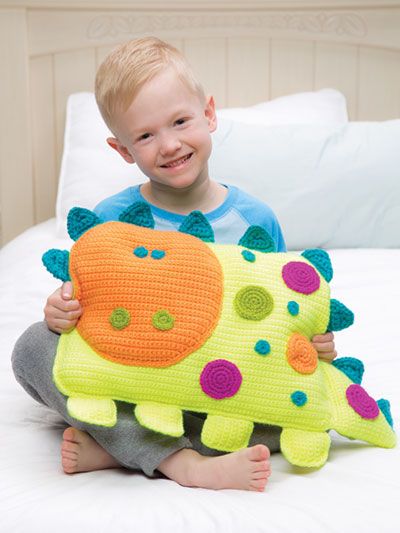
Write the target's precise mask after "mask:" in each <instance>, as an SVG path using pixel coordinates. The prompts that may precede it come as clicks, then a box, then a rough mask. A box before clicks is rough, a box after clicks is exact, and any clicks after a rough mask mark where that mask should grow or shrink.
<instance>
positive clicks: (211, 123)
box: [204, 96, 217, 133]
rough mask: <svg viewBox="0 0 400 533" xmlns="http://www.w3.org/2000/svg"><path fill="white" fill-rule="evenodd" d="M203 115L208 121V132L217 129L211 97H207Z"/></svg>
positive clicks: (213, 103) (212, 98)
mask: <svg viewBox="0 0 400 533" xmlns="http://www.w3.org/2000/svg"><path fill="white" fill-rule="evenodd" d="M204 113H205V116H206V118H207V120H208V129H209V130H210V133H212V132H213V131H215V130H216V129H217V115H216V113H215V102H214V97H213V96H207V98H206V107H205V109H204Z"/></svg>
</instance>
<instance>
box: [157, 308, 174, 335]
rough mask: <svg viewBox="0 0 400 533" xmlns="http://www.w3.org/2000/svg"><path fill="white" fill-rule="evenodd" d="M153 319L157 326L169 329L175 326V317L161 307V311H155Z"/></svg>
mask: <svg viewBox="0 0 400 533" xmlns="http://www.w3.org/2000/svg"><path fill="white" fill-rule="evenodd" d="M151 321H152V324H153V326H154V327H155V328H157V329H161V330H167V329H172V328H173V327H174V322H175V318H174V317H173V316H171V315H170V314H169V313H168V311H165V310H164V309H161V310H160V311H157V313H154V315H153V317H152V319H151Z"/></svg>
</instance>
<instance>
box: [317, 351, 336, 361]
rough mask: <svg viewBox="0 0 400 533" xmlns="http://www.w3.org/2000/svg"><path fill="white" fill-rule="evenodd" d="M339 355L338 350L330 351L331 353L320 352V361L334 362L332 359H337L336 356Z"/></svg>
mask: <svg viewBox="0 0 400 533" xmlns="http://www.w3.org/2000/svg"><path fill="white" fill-rule="evenodd" d="M336 356H337V352H336V350H335V351H334V352H332V353H329V354H325V353H324V354H318V359H319V360H320V361H325V362H326V363H332V361H333V360H334V359H335V357H336Z"/></svg>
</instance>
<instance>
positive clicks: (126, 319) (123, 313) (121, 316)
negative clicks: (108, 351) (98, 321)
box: [109, 307, 131, 329]
mask: <svg viewBox="0 0 400 533" xmlns="http://www.w3.org/2000/svg"><path fill="white" fill-rule="evenodd" d="M109 320H110V324H111V325H112V327H113V328H115V329H124V328H126V327H127V326H129V324H130V322H131V315H130V314H129V311H128V310H127V309H125V308H124V307H116V308H115V309H114V311H113V312H112V313H111V315H110V319H109Z"/></svg>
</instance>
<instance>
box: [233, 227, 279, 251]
mask: <svg viewBox="0 0 400 533" xmlns="http://www.w3.org/2000/svg"><path fill="white" fill-rule="evenodd" d="M238 244H239V245H240V246H245V247H246V248H250V250H258V251H259V252H265V253H270V252H275V251H276V247H275V242H274V240H273V238H272V237H271V235H270V234H269V233H268V232H267V231H265V229H264V228H262V227H261V226H250V227H248V228H247V230H246V233H245V234H244V235H243V236H242V237H241V239H240V241H239V243H238Z"/></svg>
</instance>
